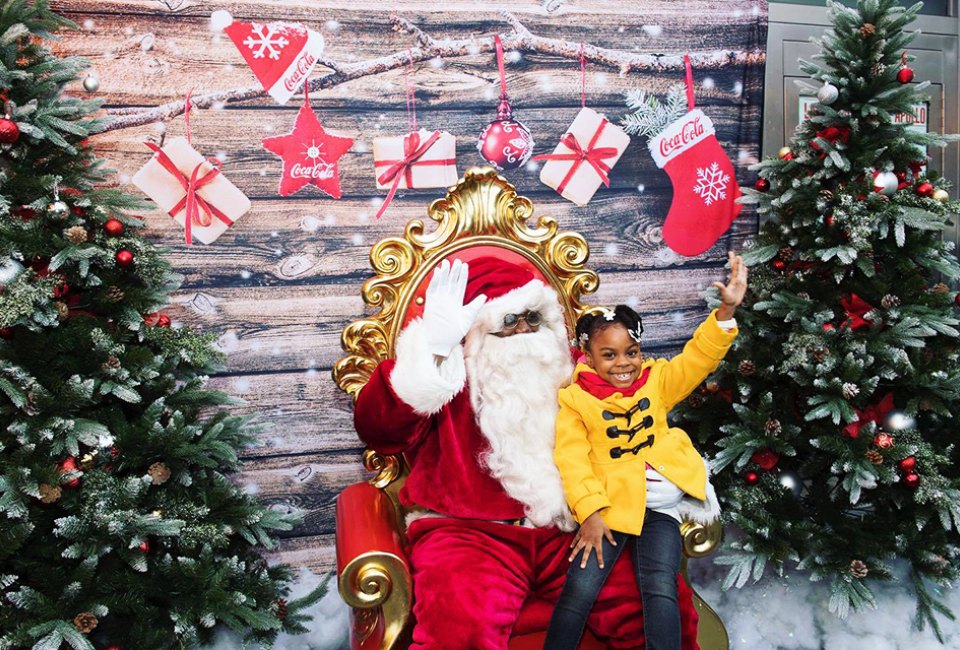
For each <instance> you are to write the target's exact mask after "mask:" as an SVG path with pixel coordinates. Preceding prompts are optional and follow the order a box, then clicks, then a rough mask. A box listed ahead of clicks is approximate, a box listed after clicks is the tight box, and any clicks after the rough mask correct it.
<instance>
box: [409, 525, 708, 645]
mask: <svg viewBox="0 0 960 650" xmlns="http://www.w3.org/2000/svg"><path fill="white" fill-rule="evenodd" d="M407 533H408V541H409V542H410V562H411V565H412V567H413V587H414V604H413V613H414V617H415V618H416V626H415V627H414V630H413V645H411V646H410V647H411V650H506V648H507V643H508V641H509V639H510V635H511V634H512V633H513V632H514V624H515V623H516V622H517V619H518V617H519V615H520V611H521V609H522V608H523V606H524V603H525V602H526V601H527V600H528V598H530V599H531V600H535V599H538V598H539V599H543V600H545V601H548V602H549V603H551V604H553V603H555V602H556V601H557V598H558V597H559V596H560V590H561V587H562V586H563V580H564V578H565V576H566V573H567V568H568V567H569V562H568V561H567V557H568V556H569V552H570V540H571V538H572V536H571V534H569V533H563V532H560V531H559V530H557V529H556V528H524V527H521V526H510V525H507V524H497V523H489V522H483V521H464V520H461V519H446V518H434V517H426V518H423V519H418V520H416V521H414V522H412V523H411V524H410V527H409V529H408V531H407ZM627 555H629V554H624V557H622V558H621V560H620V561H619V562H618V563H617V566H615V567H614V569H613V571H611V572H610V577H609V578H608V579H607V582H606V584H605V585H604V587H603V590H602V591H601V592H600V597H599V598H598V599H597V602H596V604H595V605H594V608H593V612H592V613H591V614H590V618H589V620H588V621H587V625H588V627H589V628H590V629H591V630H592V631H593V632H594V634H595V635H596V636H597V637H598V638H600V639H601V640H606V641H607V642H608V644H609V646H608V647H610V648H613V649H617V650H621V649H625V648H643V615H642V612H641V605H640V592H639V590H638V588H637V585H636V580H635V578H634V575H633V567H632V566H630V564H629V563H630V562H631V560H630V558H629V557H627ZM625 563H626V564H625ZM679 583H680V584H679V597H680V620H681V624H682V635H683V639H682V647H683V650H696V649H697V643H696V637H697V613H696V610H695V609H694V608H693V600H692V592H691V590H690V588H689V587H688V586H687V584H686V583H685V582H684V581H683V580H680V581H679ZM545 627H546V624H545V622H544V629H545ZM519 631H520V630H518V632H519ZM528 631H531V630H528Z"/></svg>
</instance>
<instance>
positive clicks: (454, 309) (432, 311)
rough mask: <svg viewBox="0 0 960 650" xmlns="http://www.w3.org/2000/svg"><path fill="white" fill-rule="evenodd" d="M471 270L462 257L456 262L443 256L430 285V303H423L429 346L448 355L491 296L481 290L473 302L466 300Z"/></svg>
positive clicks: (438, 352)
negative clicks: (451, 261)
mask: <svg viewBox="0 0 960 650" xmlns="http://www.w3.org/2000/svg"><path fill="white" fill-rule="evenodd" d="M469 270H470V269H469V267H468V266H467V265H466V264H465V263H464V262H462V261H460V260H454V261H453V264H452V265H451V264H450V262H449V261H448V260H443V261H442V262H440V266H438V267H437V270H436V271H434V272H433V278H431V280H430V285H429V286H428V287H427V295H426V304H425V305H424V307H423V329H424V335H425V336H426V337H427V340H428V343H427V348H428V349H429V351H430V352H432V353H433V354H435V355H436V356H438V357H442V358H444V359H445V358H447V357H448V356H450V352H451V351H452V350H453V348H455V347H456V346H457V345H459V344H460V341H461V339H463V337H464V336H465V335H466V333H467V331H469V329H470V326H471V325H473V321H474V320H475V319H476V318H477V313H478V312H479V311H480V308H481V307H483V303H485V302H486V301H487V297H486V296H485V295H483V294H480V295H479V296H477V297H476V298H474V299H473V300H472V301H470V303H469V304H466V305H465V304H463V294H464V292H466V290H467V277H468V273H469Z"/></svg>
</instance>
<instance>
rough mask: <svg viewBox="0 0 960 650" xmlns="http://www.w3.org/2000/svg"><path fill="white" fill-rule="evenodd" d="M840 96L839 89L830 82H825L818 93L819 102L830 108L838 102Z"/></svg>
mask: <svg viewBox="0 0 960 650" xmlns="http://www.w3.org/2000/svg"><path fill="white" fill-rule="evenodd" d="M839 96H840V91H839V90H837V87H836V86H834V85H833V84H832V83H830V82H829V81H824V82H823V86H821V87H820V90H818V91H817V101H819V102H820V103H821V104H823V105H824V106H829V105H830V104H832V103H833V102H835V101H837V98H838V97H839Z"/></svg>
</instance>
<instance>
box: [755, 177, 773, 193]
mask: <svg viewBox="0 0 960 650" xmlns="http://www.w3.org/2000/svg"><path fill="white" fill-rule="evenodd" d="M755 187H756V188H757V191H758V192H766V191H767V190H769V189H770V181H768V180H767V179H766V178H758V179H757V183H756V185H755Z"/></svg>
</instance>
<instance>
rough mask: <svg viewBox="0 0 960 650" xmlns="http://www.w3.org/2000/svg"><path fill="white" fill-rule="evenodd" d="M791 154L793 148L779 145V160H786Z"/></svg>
mask: <svg viewBox="0 0 960 650" xmlns="http://www.w3.org/2000/svg"><path fill="white" fill-rule="evenodd" d="M792 156H793V150H792V149H791V148H790V147H780V151H778V152H777V158H779V159H780V160H787V159H789V158H790V157H792Z"/></svg>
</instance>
